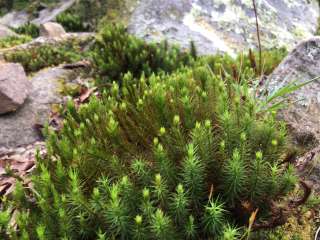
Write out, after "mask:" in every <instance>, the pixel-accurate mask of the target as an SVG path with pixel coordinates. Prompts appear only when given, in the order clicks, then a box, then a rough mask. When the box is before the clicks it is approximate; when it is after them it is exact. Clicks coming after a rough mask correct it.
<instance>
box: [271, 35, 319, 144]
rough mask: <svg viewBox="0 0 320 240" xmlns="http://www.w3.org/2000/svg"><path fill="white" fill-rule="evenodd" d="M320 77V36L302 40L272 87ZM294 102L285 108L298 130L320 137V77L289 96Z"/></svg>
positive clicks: (276, 74) (274, 76) (280, 68)
mask: <svg viewBox="0 0 320 240" xmlns="http://www.w3.org/2000/svg"><path fill="white" fill-rule="evenodd" d="M316 77H320V37H312V38H310V39H308V40H305V41H302V42H301V43H300V44H298V45H297V46H296V47H295V48H294V49H293V50H292V51H291V52H290V53H289V54H288V56H287V57H286V58H285V59H284V60H283V61H282V63H281V64H280V65H279V66H278V67H277V68H276V69H275V71H274V72H273V73H272V74H271V75H270V77H269V91H270V92H272V91H275V90H276V89H279V88H281V87H283V86H286V85H288V84H290V83H292V82H296V84H299V83H304V82H306V81H309V80H311V79H313V78H316ZM289 98H290V100H291V102H293V104H291V105H290V106H289V107H288V108H287V109H285V110H283V111H282V112H281V115H282V116H283V118H284V119H285V120H286V121H287V122H288V123H289V124H290V126H291V127H293V129H295V130H296V131H297V132H310V133H312V134H313V135H314V136H315V137H316V138H317V139H319V140H320V79H316V80H315V81H313V82H311V83H310V84H307V85H306V86H304V87H302V88H301V89H299V90H298V91H295V92H293V93H292V94H290V96H289Z"/></svg>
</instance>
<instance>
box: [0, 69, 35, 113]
mask: <svg viewBox="0 0 320 240" xmlns="http://www.w3.org/2000/svg"><path fill="white" fill-rule="evenodd" d="M30 86H31V83H30V81H29V80H28V78H27V76H26V74H25V72H24V69H23V67H22V66H21V65H20V64H16V63H0V114H4V113H8V112H13V111H15V110H16V109H17V108H18V107H20V106H21V105H22V104H23V103H24V101H25V100H26V98H27V96H28V94H29V90H30Z"/></svg>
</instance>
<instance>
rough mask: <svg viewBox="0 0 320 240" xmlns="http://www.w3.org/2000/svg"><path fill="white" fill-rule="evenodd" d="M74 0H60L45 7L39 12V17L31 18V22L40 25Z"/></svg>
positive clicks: (65, 8) (54, 16) (51, 19)
mask: <svg viewBox="0 0 320 240" xmlns="http://www.w3.org/2000/svg"><path fill="white" fill-rule="evenodd" d="M75 2H76V0H63V1H60V3H59V4H57V5H56V6H55V7H50V8H45V9H43V10H41V11H40V12H39V17H37V18H36V19H33V20H32V21H31V22H32V23H34V24H36V25H40V24H43V23H46V22H51V21H53V20H55V18H56V17H57V16H58V15H59V14H60V13H62V12H64V11H66V10H68V9H69V8H70V7H71V6H72V5H73V4H74V3H75Z"/></svg>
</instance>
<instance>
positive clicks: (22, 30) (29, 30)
mask: <svg viewBox="0 0 320 240" xmlns="http://www.w3.org/2000/svg"><path fill="white" fill-rule="evenodd" d="M13 31H15V32H16V33H18V34H24V35H29V36H31V37H32V38H37V37H39V32H40V30H39V27H38V26H37V25H35V24H33V23H30V22H28V23H25V24H24V25H22V26H20V27H17V28H13Z"/></svg>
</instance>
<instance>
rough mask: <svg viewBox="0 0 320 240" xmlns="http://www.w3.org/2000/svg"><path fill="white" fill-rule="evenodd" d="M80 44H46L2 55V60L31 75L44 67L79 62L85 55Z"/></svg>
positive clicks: (68, 42)
mask: <svg viewBox="0 0 320 240" xmlns="http://www.w3.org/2000/svg"><path fill="white" fill-rule="evenodd" d="M82 44H83V43H82V42H79V41H77V40H72V41H67V42H65V43H57V44H55V45H50V44H47V45H42V46H40V47H37V46H34V47H29V48H27V49H17V50H15V51H11V52H6V53H4V58H5V60H6V61H8V62H17V63H21V64H22V65H23V67H24V69H25V71H26V72H27V73H31V72H35V71H38V70H40V69H42V68H45V67H50V66H56V65H59V64H62V63H72V62H77V61H79V60H81V59H82V58H83V57H84V55H85V54H86V53H85V52H84V51H83V50H82Z"/></svg>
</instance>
